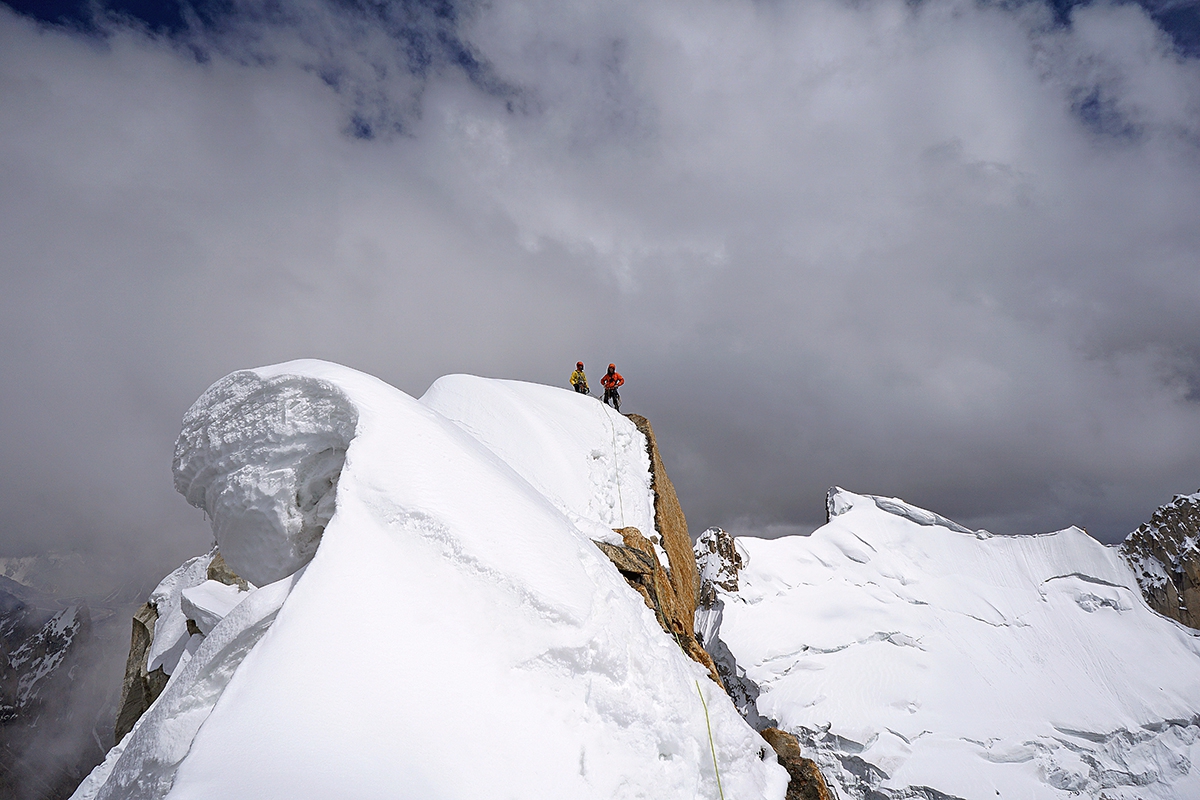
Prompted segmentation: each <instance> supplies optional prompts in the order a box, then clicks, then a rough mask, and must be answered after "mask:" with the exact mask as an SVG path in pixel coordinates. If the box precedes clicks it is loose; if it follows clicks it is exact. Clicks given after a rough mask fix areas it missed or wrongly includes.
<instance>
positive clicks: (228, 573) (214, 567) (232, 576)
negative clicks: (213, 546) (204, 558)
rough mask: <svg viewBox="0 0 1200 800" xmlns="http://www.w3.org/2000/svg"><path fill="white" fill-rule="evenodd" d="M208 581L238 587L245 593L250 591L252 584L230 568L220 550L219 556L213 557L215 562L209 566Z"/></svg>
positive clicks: (211, 562)
mask: <svg viewBox="0 0 1200 800" xmlns="http://www.w3.org/2000/svg"><path fill="white" fill-rule="evenodd" d="M208 579H209V580H210V581H220V582H221V583H223V584H225V585H226V586H236V587H237V588H238V589H240V590H241V591H243V592H248V591H250V584H249V583H247V582H246V579H245V578H243V577H241V576H239V575H238V574H237V573H236V572H234V571H233V570H232V569H230V568H229V565H228V564H226V563H225V557H224V556H223V555H221V551H220V550H218V551H217V554H216V555H215V556H213V560H212V561H210V562H209V564H208Z"/></svg>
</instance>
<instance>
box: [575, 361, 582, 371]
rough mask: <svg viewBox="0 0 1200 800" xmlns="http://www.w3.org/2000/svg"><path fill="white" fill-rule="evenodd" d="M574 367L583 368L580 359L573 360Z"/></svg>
mask: <svg viewBox="0 0 1200 800" xmlns="http://www.w3.org/2000/svg"><path fill="white" fill-rule="evenodd" d="M575 368H576V369H583V362H582V361H576V362H575Z"/></svg>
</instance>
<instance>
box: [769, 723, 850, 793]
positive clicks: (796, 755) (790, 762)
mask: <svg viewBox="0 0 1200 800" xmlns="http://www.w3.org/2000/svg"><path fill="white" fill-rule="evenodd" d="M760 733H762V737H763V738H764V739H766V740H767V744H769V745H771V749H773V750H774V751H775V755H776V756H778V757H779V764H780V765H781V766H782V767H783V768H784V769H786V770H787V771H788V775H790V776H791V780H790V781H788V788H787V794H786V795H785V796H784V797H785V800H834V797H833V793H832V792H830V791H829V787H828V786H826V785H825V779H824V778H823V777H821V770H819V769H818V768H817V764H816V762H815V761H813V760H812V759H810V758H805V757H804V755H803V754H802V753H801V752H800V743H799V742H798V741H796V737H795V736H793V735H792V734H790V733H788V732H787V731H781V730H780V729H779V728H767V729H765V730H763V731H760Z"/></svg>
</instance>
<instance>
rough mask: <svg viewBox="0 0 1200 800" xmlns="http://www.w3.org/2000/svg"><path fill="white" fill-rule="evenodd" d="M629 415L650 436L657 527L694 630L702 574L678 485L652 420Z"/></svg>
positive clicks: (685, 614)
mask: <svg viewBox="0 0 1200 800" xmlns="http://www.w3.org/2000/svg"><path fill="white" fill-rule="evenodd" d="M625 416H626V417H628V419H629V421H630V422H632V423H633V424H634V425H636V426H637V429H638V430H639V431H641V432H642V434H643V435H644V436H645V437H646V448H647V450H648V452H649V454H650V477H651V484H650V488H651V489H653V490H654V529H655V531H657V533H658V535H659V537H660V538H661V541H662V547H663V550H665V551H666V552H667V560H668V562H669V567H670V578H671V586H672V587H673V588H674V590H675V597H676V599H677V600H678V601H679V613H680V616H681V618H683V619H685V620H686V621H687V629H688V630H689V631H690V630H691V629H692V619H693V617H694V615H695V613H696V603H697V602H698V601H699V599H700V575H699V573H698V572H697V570H696V556H695V554H694V553H693V552H692V539H691V536H690V535H689V534H688V526H687V520H686V519H685V518H684V516H683V508H681V507H680V505H679V498H678V497H677V496H676V495H675V487H674V486H673V485H672V484H671V479H670V478H668V477H667V470H666V467H664V466H663V462H662V456H661V455H659V452H658V441H657V440H656V439H655V438H654V429H653V428H651V427H650V420H648V419H646V418H645V417H642V416H638V415H637V414H626V415H625Z"/></svg>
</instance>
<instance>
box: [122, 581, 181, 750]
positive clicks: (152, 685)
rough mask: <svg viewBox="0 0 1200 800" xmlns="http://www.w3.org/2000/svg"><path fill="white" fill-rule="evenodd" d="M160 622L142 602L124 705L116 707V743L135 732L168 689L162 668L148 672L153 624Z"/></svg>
mask: <svg viewBox="0 0 1200 800" xmlns="http://www.w3.org/2000/svg"><path fill="white" fill-rule="evenodd" d="M157 621H158V610H157V609H155V607H154V606H153V605H152V604H150V603H143V604H142V607H141V608H139V609H138V610H137V611H136V612H135V613H134V615H133V635H132V636H131V637H130V641H129V658H127V659H126V661H125V678H124V680H123V681H122V682H121V703H120V705H118V706H117V722H116V725H115V726H114V728H113V735H114V737H115V741H118V742H119V741H121V740H122V739H123V738H125V734H127V733H129V732H130V731H131V730H133V725H134V723H135V722H137V721H138V718H139V717H141V716H142V714H144V713H145V712H146V709H148V708H149V707H150V706H151V704H152V703H153V702H154V701H155V700H156V699H158V696H159V695H160V694H162V690H163V689H164V688H166V685H167V677H168V676H167V674H166V673H165V672H163V669H162V667H159V668H158V669H155V670H154V671H153V672H150V671H148V670H147V669H146V666H147V664H146V656H147V654H148V653H149V652H150V645H151V643H153V642H154V623H155V622H157Z"/></svg>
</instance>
